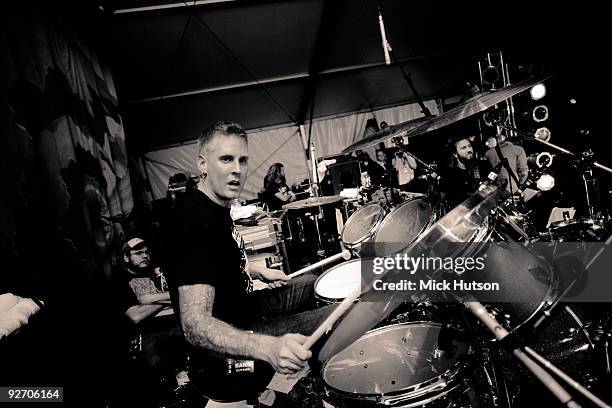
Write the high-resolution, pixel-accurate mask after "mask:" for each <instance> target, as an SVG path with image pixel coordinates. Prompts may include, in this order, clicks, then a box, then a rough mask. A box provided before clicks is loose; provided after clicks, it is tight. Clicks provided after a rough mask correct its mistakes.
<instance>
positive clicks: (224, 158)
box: [221, 157, 232, 163]
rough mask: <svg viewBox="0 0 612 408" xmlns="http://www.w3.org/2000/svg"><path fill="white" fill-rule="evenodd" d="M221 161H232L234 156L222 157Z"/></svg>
mask: <svg viewBox="0 0 612 408" xmlns="http://www.w3.org/2000/svg"><path fill="white" fill-rule="evenodd" d="M221 161H222V162H224V163H229V162H231V161H232V158H231V157H222V158H221Z"/></svg>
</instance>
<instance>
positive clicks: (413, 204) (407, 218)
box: [374, 198, 434, 256]
mask: <svg viewBox="0 0 612 408" xmlns="http://www.w3.org/2000/svg"><path fill="white" fill-rule="evenodd" d="M433 214H434V211H433V207H432V205H431V203H429V202H428V201H426V200H424V199H422V198H417V199H414V200H410V201H406V202H404V203H402V204H400V205H399V206H398V207H396V208H395V209H393V211H391V212H390V213H389V215H387V217H386V218H385V219H384V221H383V222H382V223H381V224H380V227H379V228H378V230H377V231H376V235H375V236H374V241H375V242H376V255H378V256H383V255H391V254H392V253H395V252H398V251H400V250H401V249H403V248H405V247H406V246H408V245H410V243H412V242H413V241H414V240H415V239H416V238H417V237H418V236H419V235H420V234H421V233H422V232H423V231H424V230H425V228H427V227H428V226H429V224H430V223H431V221H433V218H434V217H433Z"/></svg>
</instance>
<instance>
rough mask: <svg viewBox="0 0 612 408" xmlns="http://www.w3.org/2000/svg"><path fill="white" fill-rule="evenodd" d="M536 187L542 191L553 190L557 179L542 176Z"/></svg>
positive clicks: (546, 175)
mask: <svg viewBox="0 0 612 408" xmlns="http://www.w3.org/2000/svg"><path fill="white" fill-rule="evenodd" d="M536 186H537V187H538V190H540V191H548V190H551V189H552V188H553V187H554V186H555V178H554V177H553V176H551V175H550V174H542V176H541V177H540V178H539V179H538V181H537V182H536Z"/></svg>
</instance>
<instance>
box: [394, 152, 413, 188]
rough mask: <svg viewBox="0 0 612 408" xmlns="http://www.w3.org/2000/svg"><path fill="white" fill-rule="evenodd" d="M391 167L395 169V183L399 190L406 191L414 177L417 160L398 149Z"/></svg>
mask: <svg viewBox="0 0 612 408" xmlns="http://www.w3.org/2000/svg"><path fill="white" fill-rule="evenodd" d="M393 167H394V168H395V170H396V171H397V184H398V187H399V189H400V190H403V191H408V189H409V187H408V185H409V184H410V182H411V181H412V180H413V179H414V171H415V170H416V168H417V162H416V160H414V158H412V156H409V155H407V154H406V153H404V152H402V151H398V152H397V153H396V154H395V157H394V158H393Z"/></svg>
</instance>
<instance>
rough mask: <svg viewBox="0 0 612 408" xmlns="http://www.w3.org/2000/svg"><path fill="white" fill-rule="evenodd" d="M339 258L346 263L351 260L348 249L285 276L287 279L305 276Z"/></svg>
mask: <svg viewBox="0 0 612 408" xmlns="http://www.w3.org/2000/svg"><path fill="white" fill-rule="evenodd" d="M340 258H344V259H345V260H347V261H348V260H349V259H351V251H349V250H348V249H345V250H343V251H342V252H340V253H338V254H336V255H332V256H330V257H329V258H325V259H322V260H320V261H319V262H316V263H313V264H312V265H309V266H307V267H305V268H303V269H300V270H299V271H295V272H293V273H292V274H290V275H287V276H288V277H289V279H291V278H295V277H296V276H299V275H302V274H305V273H306V272H310V271H312V270H314V269H317V268H320V267H321V266H325V265H327V264H329V263H332V262H334V261H337V260H338V259H340Z"/></svg>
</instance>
